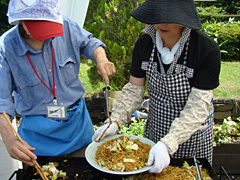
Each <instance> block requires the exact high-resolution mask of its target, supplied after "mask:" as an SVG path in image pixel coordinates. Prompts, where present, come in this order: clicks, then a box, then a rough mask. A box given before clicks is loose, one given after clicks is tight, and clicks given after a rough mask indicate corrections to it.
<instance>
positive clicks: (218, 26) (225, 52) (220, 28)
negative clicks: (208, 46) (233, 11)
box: [201, 18, 240, 61]
mask: <svg viewBox="0 0 240 180" xmlns="http://www.w3.org/2000/svg"><path fill="white" fill-rule="evenodd" d="M201 30H202V31H203V32H204V33H206V34H207V35H209V36H210V37H212V38H213V39H214V40H215V41H216V42H217V43H218V44H219V47H220V51H221V55H222V60H225V61H226V60H228V61H234V60H237V59H240V54H239V47H240V21H234V18H230V19H229V20H228V22H225V23H224V22H217V21H213V22H209V21H206V22H205V23H203V24H202V29H201Z"/></svg>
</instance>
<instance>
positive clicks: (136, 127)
mask: <svg viewBox="0 0 240 180" xmlns="http://www.w3.org/2000/svg"><path fill="white" fill-rule="evenodd" d="M144 126H145V119H134V120H133V121H132V123H131V124H124V125H123V126H122V128H121V130H120V134H131V135H136V136H141V137H142V136H143V132H144Z"/></svg>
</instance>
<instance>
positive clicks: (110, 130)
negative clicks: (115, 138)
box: [92, 122, 118, 141]
mask: <svg viewBox="0 0 240 180" xmlns="http://www.w3.org/2000/svg"><path fill="white" fill-rule="evenodd" d="M108 125H109V123H107V124H104V125H103V126H101V127H99V128H98V129H97V130H96V132H95V134H94V135H93V137H92V141H99V140H102V139H103V138H104V137H105V136H110V135H114V134H115V133H116V132H117V130H118V126H117V125H116V124H115V123H114V122H113V123H112V124H111V125H110V126H109V127H108ZM107 127H108V129H107V130H106V131H105V129H106V128H107ZM104 131H105V133H104V134H103V136H102V133H103V132H104ZM101 136H102V139H100V137H101Z"/></svg>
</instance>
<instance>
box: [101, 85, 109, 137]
mask: <svg viewBox="0 0 240 180" xmlns="http://www.w3.org/2000/svg"><path fill="white" fill-rule="evenodd" d="M107 91H108V87H107V82H105V97H106V108H107V117H108V119H109V124H108V126H107V128H106V129H105V130H104V131H103V133H102V135H101V136H100V138H99V140H98V141H101V140H102V137H103V135H104V133H105V132H106V131H107V129H108V128H109V127H110V126H111V124H112V120H111V118H110V115H109V110H108V94H107Z"/></svg>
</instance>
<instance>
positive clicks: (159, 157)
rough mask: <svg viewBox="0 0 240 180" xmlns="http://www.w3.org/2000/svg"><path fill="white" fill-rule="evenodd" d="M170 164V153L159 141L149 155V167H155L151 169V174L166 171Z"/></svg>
mask: <svg viewBox="0 0 240 180" xmlns="http://www.w3.org/2000/svg"><path fill="white" fill-rule="evenodd" d="M169 163H170V156H169V153H168V148H167V146H166V145H165V144H164V143H163V142H162V141H158V142H157V144H155V145H154V146H153V147H152V148H151V150H150V153H149V157H148V162H147V164H146V165H147V166H151V165H152V164H153V167H152V168H151V169H149V172H150V173H160V172H161V171H162V170H163V169H165V168H166V167H167V166H168V165H169Z"/></svg>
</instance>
